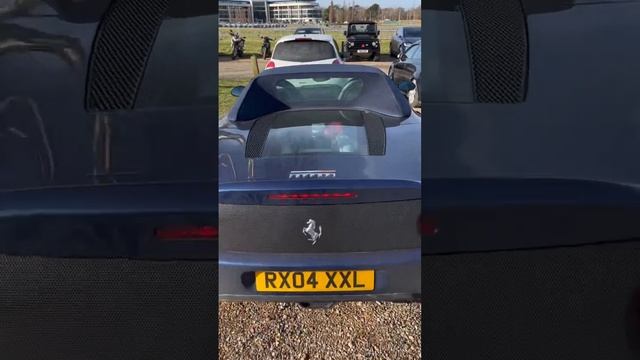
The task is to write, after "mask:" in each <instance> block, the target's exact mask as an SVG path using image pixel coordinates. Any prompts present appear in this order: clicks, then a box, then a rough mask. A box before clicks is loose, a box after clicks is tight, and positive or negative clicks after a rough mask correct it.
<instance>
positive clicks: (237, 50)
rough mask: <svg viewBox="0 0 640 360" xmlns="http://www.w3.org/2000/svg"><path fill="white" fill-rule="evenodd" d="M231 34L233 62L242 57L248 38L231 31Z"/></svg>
mask: <svg viewBox="0 0 640 360" xmlns="http://www.w3.org/2000/svg"><path fill="white" fill-rule="evenodd" d="M229 34H230V35H231V60H235V59H237V58H239V57H242V54H243V53H244V41H245V39H246V38H245V37H244V36H242V37H241V36H240V34H238V33H234V32H233V31H231V30H229Z"/></svg>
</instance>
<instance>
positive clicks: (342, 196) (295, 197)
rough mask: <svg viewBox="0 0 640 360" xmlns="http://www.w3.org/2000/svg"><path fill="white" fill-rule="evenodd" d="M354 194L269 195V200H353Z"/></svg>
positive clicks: (355, 195)
mask: <svg viewBox="0 0 640 360" xmlns="http://www.w3.org/2000/svg"><path fill="white" fill-rule="evenodd" d="M356 197H357V194H356V193H353V192H344V193H291V194H269V196H268V198H269V200H319V199H354V198H356Z"/></svg>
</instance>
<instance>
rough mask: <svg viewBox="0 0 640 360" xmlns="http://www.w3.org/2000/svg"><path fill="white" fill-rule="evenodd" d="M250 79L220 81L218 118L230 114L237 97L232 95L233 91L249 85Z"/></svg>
mask: <svg viewBox="0 0 640 360" xmlns="http://www.w3.org/2000/svg"><path fill="white" fill-rule="evenodd" d="M249 80H250V79H239V80H224V79H219V80H218V118H220V117H221V116H223V115H224V114H226V113H227V112H229V110H230V109H231V107H232V106H233V104H234V103H235V102H236V99H237V98H236V97H235V96H233V95H231V89H233V88H234V87H236V86H239V85H247V83H249Z"/></svg>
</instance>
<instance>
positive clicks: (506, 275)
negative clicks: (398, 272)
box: [422, 241, 640, 360]
mask: <svg viewBox="0 0 640 360" xmlns="http://www.w3.org/2000/svg"><path fill="white" fill-rule="evenodd" d="M422 271H423V282H422V291H423V293H424V294H428V296H424V297H423V299H424V303H423V305H424V306H423V309H422V314H423V319H424V321H423V334H424V338H425V339H427V344H426V345H425V349H426V351H425V353H424V358H425V359H433V360H445V359H474V360H484V359H487V360H489V359H491V360H502V359H504V360H507V359H509V360H512V359H521V360H540V359H581V360H583V359H584V360H586V359H589V360H592V359H593V360H600V359H616V360H618V359H629V360H630V359H638V358H640V353H639V352H637V350H638V346H640V316H639V315H640V312H639V310H640V297H639V295H640V242H638V241H635V242H630V243H618V244H602V245H589V246H580V247H565V248H555V249H546V250H529V251H503V252H491V253H477V254H461V255H443V256H424V257H423V258H422Z"/></svg>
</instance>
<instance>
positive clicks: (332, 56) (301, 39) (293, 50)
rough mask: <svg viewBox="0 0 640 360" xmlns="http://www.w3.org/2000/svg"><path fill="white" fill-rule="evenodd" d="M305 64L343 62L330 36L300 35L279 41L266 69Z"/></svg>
mask: <svg viewBox="0 0 640 360" xmlns="http://www.w3.org/2000/svg"><path fill="white" fill-rule="evenodd" d="M303 64H304V65H316V64H342V60H341V58H340V54H339V53H338V50H337V49H336V47H335V44H334V43H333V41H332V40H331V39H330V38H324V36H322V37H310V36H305V35H299V36H293V37H288V38H287V39H284V40H280V41H278V43H277V44H276V46H275V48H274V50H273V55H272V56H271V59H270V60H269V61H268V62H267V64H266V66H265V69H273V68H280V67H284V66H292V65H303Z"/></svg>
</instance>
